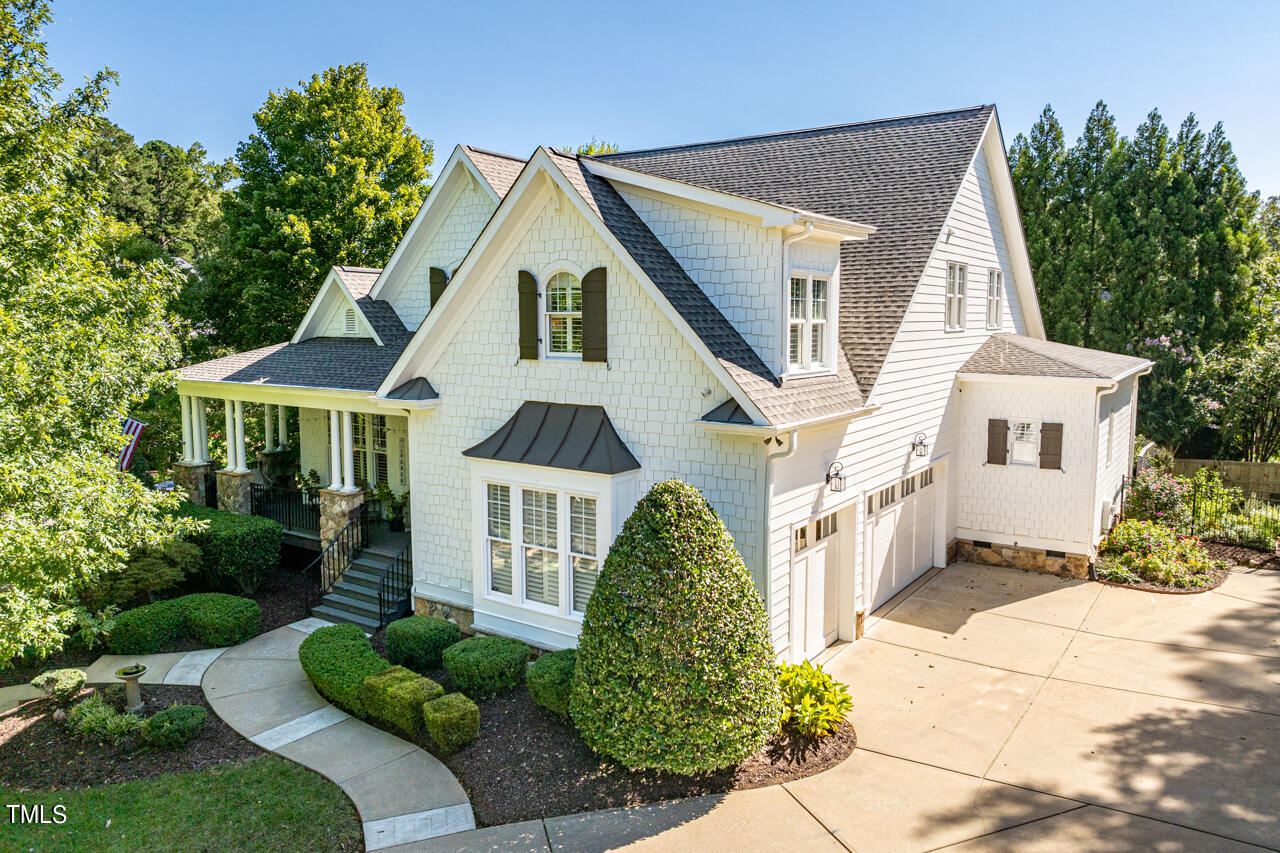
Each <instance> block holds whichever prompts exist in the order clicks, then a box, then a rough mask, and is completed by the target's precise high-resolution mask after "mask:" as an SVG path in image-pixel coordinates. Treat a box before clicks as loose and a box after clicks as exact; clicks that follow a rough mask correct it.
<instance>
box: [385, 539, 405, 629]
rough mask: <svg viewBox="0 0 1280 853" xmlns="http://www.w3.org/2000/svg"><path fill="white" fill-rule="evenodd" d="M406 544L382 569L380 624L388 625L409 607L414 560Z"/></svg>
mask: <svg viewBox="0 0 1280 853" xmlns="http://www.w3.org/2000/svg"><path fill="white" fill-rule="evenodd" d="M411 547H412V546H411V545H406V546H404V548H402V549H401V550H400V553H399V554H396V556H395V557H394V558H393V559H392V560H391V562H390V563H388V564H387V567H386V568H385V569H383V570H382V578H381V580H379V582H378V614H379V618H378V625H379V627H381V626H383V625H386V624H387V623H388V622H391V621H393V620H395V619H397V618H399V617H400V616H401V614H403V613H404V612H405V610H407V609H408V604H409V590H410V588H411V587H412V586H413V560H412V558H411V557H410V553H409V549H410V548H411Z"/></svg>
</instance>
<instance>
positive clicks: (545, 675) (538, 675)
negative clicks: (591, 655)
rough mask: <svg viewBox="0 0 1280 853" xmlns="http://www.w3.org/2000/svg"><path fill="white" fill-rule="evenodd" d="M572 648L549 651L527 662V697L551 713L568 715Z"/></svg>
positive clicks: (571, 682)
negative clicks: (531, 661) (529, 662)
mask: <svg viewBox="0 0 1280 853" xmlns="http://www.w3.org/2000/svg"><path fill="white" fill-rule="evenodd" d="M577 657H578V653H577V651H576V650H574V649H565V650H563V651H559V652H551V653H549V654H545V655H543V656H542V657H540V658H538V659H537V660H535V661H534V662H533V663H531V664H529V674H528V676H527V680H528V682H529V697H530V698H531V699H533V701H534V703H535V704H537V705H541V706H542V707H544V708H546V709H547V710H548V711H550V712H551V713H553V714H556V715H558V716H561V717H568V716H569V694H570V693H571V692H572V691H573V665H574V662H575V661H576V660H577Z"/></svg>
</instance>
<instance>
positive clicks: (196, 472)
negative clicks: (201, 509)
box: [173, 462, 213, 506]
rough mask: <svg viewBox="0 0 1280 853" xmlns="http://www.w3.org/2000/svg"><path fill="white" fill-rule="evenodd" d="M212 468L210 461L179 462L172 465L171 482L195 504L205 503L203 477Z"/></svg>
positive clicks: (201, 504) (202, 504)
mask: <svg viewBox="0 0 1280 853" xmlns="http://www.w3.org/2000/svg"><path fill="white" fill-rule="evenodd" d="M212 470H213V463H212V462H179V463H177V464H176V465H174V466H173V483H174V486H175V487H176V488H178V489H181V490H182V492H184V493H185V494H186V496H187V500H189V501H191V503H193V504H195V505H197V506H204V505H205V498H206V497H207V495H206V494H205V490H204V478H205V476H206V475H207V474H209V472H211V471H212Z"/></svg>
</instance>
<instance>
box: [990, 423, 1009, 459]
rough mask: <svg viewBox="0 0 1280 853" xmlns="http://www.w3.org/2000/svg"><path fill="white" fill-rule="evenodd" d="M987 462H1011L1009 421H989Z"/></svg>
mask: <svg viewBox="0 0 1280 853" xmlns="http://www.w3.org/2000/svg"><path fill="white" fill-rule="evenodd" d="M987 464H988V465H1007V464H1009V422H1008V421H1001V420H996V419H995V418H992V419H991V420H989V421H987Z"/></svg>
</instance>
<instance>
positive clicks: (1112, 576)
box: [1098, 521, 1223, 589]
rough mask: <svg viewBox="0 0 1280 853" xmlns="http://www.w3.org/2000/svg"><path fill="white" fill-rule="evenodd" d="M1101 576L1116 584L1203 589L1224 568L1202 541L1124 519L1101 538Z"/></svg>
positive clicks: (1158, 526) (1159, 527)
mask: <svg viewBox="0 0 1280 853" xmlns="http://www.w3.org/2000/svg"><path fill="white" fill-rule="evenodd" d="M1098 554H1099V556H1100V557H1101V561H1100V565H1099V567H1098V576H1099V577H1100V578H1102V579H1103V580H1109V581H1113V582H1115V583H1142V582H1145V583H1151V584H1158V585H1160V586H1168V587H1175V588H1177V589H1203V588H1204V587H1206V586H1208V585H1209V584H1210V583H1212V582H1213V580H1214V573H1215V572H1216V571H1217V570H1220V569H1221V568H1222V567H1223V564H1222V563H1221V562H1218V561H1217V560H1212V559H1210V558H1209V554H1208V552H1207V551H1205V549H1204V547H1203V546H1201V544H1200V540H1198V539H1195V538H1193V537H1190V536H1178V535H1177V534H1175V533H1174V532H1173V531H1172V530H1169V529H1168V528H1167V527H1164V526H1162V525H1159V524H1155V523H1154V522H1150V521H1122V522H1120V524H1118V525H1116V527H1115V529H1114V530H1113V531H1111V534H1110V535H1109V536H1107V538H1106V539H1104V540H1103V541H1102V545H1101V546H1100V547H1099V549H1098Z"/></svg>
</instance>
